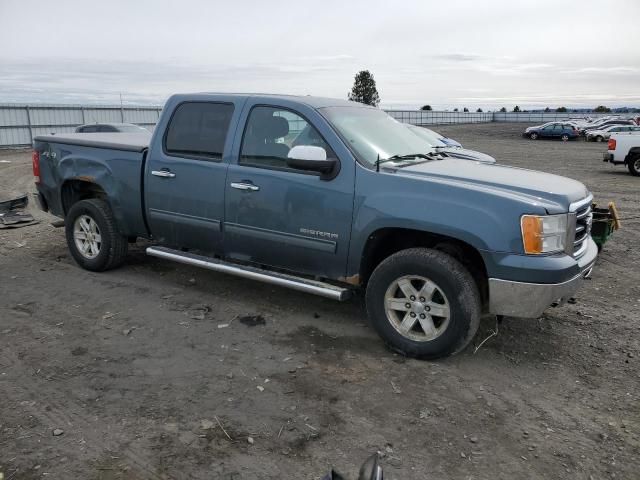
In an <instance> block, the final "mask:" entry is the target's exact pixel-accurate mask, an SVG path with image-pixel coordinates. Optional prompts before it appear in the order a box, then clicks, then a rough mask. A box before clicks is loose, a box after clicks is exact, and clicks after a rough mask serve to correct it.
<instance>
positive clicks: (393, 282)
mask: <svg viewBox="0 0 640 480" xmlns="http://www.w3.org/2000/svg"><path fill="white" fill-rule="evenodd" d="M366 306H367V316H368V317H369V321H370V322H371V324H372V325H373V327H374V328H375V330H376V331H377V332H378V334H379V335H380V336H381V337H382V339H383V340H384V341H385V343H386V344H387V345H388V346H389V348H391V349H392V350H394V351H396V352H398V353H400V354H402V355H405V356H407V357H414V358H422V359H436V358H440V357H445V356H448V355H451V354H454V353H457V352H459V351H461V350H463V349H464V348H465V347H466V346H467V345H468V344H469V342H470V341H471V340H472V339H473V337H474V335H475V334H476V332H477V330H478V326H479V325H480V315H481V302H480V293H479V291H478V287H477V285H476V283H475V281H474V279H473V277H472V276H471V274H470V273H469V271H468V270H467V269H466V268H465V267H464V266H463V265H462V264H461V263H460V262H458V261H457V260H456V259H454V258H453V257H451V256H449V255H447V254H446V253H444V252H440V251H437V250H431V249H428V248H410V249H407V250H402V251H400V252H398V253H395V254H393V255H391V256H390V257H388V258H387V259H385V260H384V261H382V262H381V263H380V264H379V265H378V266H377V267H376V269H375V270H374V271H373V274H372V275H371V278H370V279H369V283H368V285H367V291H366Z"/></svg>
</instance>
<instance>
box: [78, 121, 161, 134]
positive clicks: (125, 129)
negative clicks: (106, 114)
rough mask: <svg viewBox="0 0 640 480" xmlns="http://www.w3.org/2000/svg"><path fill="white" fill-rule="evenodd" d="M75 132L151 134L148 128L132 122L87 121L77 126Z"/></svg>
mask: <svg viewBox="0 0 640 480" xmlns="http://www.w3.org/2000/svg"><path fill="white" fill-rule="evenodd" d="M76 133H145V134H147V135H151V132H149V130H147V129H146V128H142V127H139V126H138V125H134V124H133V123H88V124H86V125H80V126H79V127H77V128H76Z"/></svg>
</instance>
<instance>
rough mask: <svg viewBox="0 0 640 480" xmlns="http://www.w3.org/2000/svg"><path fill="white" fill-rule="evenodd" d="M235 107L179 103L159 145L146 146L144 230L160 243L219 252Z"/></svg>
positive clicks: (219, 104)
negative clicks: (227, 153) (226, 156)
mask: <svg viewBox="0 0 640 480" xmlns="http://www.w3.org/2000/svg"><path fill="white" fill-rule="evenodd" d="M234 109H235V106H234V104H233V103H232V102H229V103H217V102H184V103H181V104H179V105H178V106H177V107H176V109H175V111H174V113H173V115H172V117H171V119H170V120H169V123H168V125H167V126H166V135H165V137H164V138H163V139H161V140H160V141H161V143H162V145H160V142H158V143H156V144H155V145H154V147H155V148H152V149H151V155H150V156H149V158H148V159H147V167H146V172H145V202H146V211H147V219H148V222H149V229H150V230H151V233H152V235H153V237H154V239H156V240H157V241H159V242H160V243H163V244H165V245H169V246H175V247H186V248H193V249H198V250H203V251H205V252H212V253H216V252H220V251H221V249H222V221H223V218H224V188H225V176H226V172H227V168H228V165H229V164H228V163H227V162H223V158H224V152H225V144H227V143H231V142H227V141H226V138H227V135H228V130H229V125H230V124H231V120H232V118H233V114H234ZM159 128H160V127H159Z"/></svg>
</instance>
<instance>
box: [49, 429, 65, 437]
mask: <svg viewBox="0 0 640 480" xmlns="http://www.w3.org/2000/svg"><path fill="white" fill-rule="evenodd" d="M51 433H52V434H53V436H54V437H59V436H60V435H62V434H64V430H62V429H61V428H54V429H53V431H52V432H51Z"/></svg>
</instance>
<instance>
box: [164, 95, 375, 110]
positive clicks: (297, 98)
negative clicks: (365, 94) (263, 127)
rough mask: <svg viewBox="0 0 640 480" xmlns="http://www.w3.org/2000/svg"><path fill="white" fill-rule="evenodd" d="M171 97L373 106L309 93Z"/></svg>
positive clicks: (331, 105)
mask: <svg viewBox="0 0 640 480" xmlns="http://www.w3.org/2000/svg"><path fill="white" fill-rule="evenodd" d="M172 97H180V99H182V100H187V99H189V98H191V99H193V98H197V99H205V98H209V99H211V100H219V99H220V98H222V97H225V98H229V97H238V98H254V99H264V101H265V102H268V101H277V100H286V101H289V102H299V103H303V104H305V105H308V106H310V107H312V108H323V107H363V108H373V107H369V106H368V105H365V104H362V103H358V102H352V101H350V100H342V99H339V98H326V97H313V96H311V95H279V94H271V93H221V92H201V93H191V94H185V93H182V94H176V95H173V96H172Z"/></svg>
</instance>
